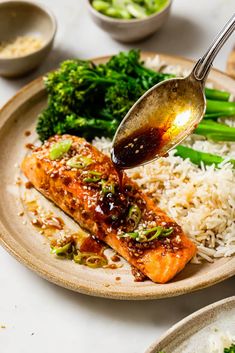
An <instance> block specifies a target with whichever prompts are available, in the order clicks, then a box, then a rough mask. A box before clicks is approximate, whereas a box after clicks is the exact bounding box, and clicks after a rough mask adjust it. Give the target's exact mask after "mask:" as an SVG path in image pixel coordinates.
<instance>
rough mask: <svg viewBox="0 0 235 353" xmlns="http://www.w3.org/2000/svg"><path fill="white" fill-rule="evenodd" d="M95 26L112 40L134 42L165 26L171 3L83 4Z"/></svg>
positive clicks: (102, 0) (91, 0)
mask: <svg viewBox="0 0 235 353" xmlns="http://www.w3.org/2000/svg"><path fill="white" fill-rule="evenodd" d="M87 3H88V8H89V11H90V14H91V16H92V18H93V20H94V21H95V23H96V24H97V25H98V26H99V27H101V28H102V29H103V30H104V31H106V32H108V33H109V34H110V35H111V36H112V37H113V38H114V39H117V40H119V41H122V42H126V43H128V42H136V41H139V40H142V39H144V38H146V37H148V36H150V35H152V34H153V33H155V32H156V31H157V30H158V29H159V28H160V27H162V26H163V24H164V23H165V22H166V20H167V18H168V15H169V12H170V8H171V3H172V0H87Z"/></svg>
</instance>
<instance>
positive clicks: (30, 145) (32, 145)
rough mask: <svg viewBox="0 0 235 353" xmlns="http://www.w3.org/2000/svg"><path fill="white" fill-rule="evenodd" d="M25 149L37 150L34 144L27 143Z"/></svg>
mask: <svg viewBox="0 0 235 353" xmlns="http://www.w3.org/2000/svg"><path fill="white" fill-rule="evenodd" d="M25 147H26V148H28V149H29V150H33V149H34V148H35V146H34V144H33V143H26V145H25Z"/></svg>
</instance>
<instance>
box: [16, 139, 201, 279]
mask: <svg viewBox="0 0 235 353" xmlns="http://www.w3.org/2000/svg"><path fill="white" fill-rule="evenodd" d="M21 168H22V171H23V172H24V174H25V175H26V177H27V178H28V179H29V181H30V182H31V183H32V184H33V185H34V187H35V188H36V189H37V190H38V191H40V192H41V193H42V194H43V195H44V196H46V197H47V198H48V199H50V200H51V201H53V202H54V203H55V204H56V205H57V206H59V207H60V208H61V209H62V210H63V211H64V212H66V213H67V214H68V215H70V216H71V217H72V218H73V219H74V220H75V221H77V222H78V223H79V225H80V226H81V227H83V228H84V229H86V230H88V231H89V232H90V233H91V234H92V235H94V236H95V237H96V238H97V239H99V240H102V241H103V242H105V243H106V244H108V245H109V246H110V247H111V248H113V249H114V250H115V251H117V253H119V254H120V255H121V256H123V257H124V258H125V259H126V260H127V261H128V262H129V263H130V264H131V265H133V266H135V267H136V268H137V269H138V270H140V271H141V272H142V273H143V274H144V275H145V276H147V277H148V278H150V279H151V280H152V281H154V282H158V283H166V282H168V281H170V280H171V279H172V278H173V277H174V276H175V275H176V274H177V273H178V272H180V271H181V270H182V269H183V268H184V267H185V265H186V264H187V262H189V261H190V260H191V258H192V257H193V256H194V255H195V253H196V246H195V245H194V244H193V243H192V242H191V240H190V239H188V238H187V236H186V235H185V234H184V233H183V231H182V229H181V228H180V226H179V225H178V224H176V223H175V222H174V221H173V220H172V219H171V218H170V217H168V216H167V215H166V214H165V213H164V212H163V211H162V210H161V209H159V208H158V207H156V205H155V204H154V202H153V201H152V200H151V199H150V198H149V197H147V196H146V195H145V194H144V193H143V192H142V191H141V189H140V188H139V187H138V185H137V184H136V183H135V182H133V181H132V180H131V179H130V178H128V177H127V175H126V174H125V173H124V175H123V181H122V185H120V179H119V174H118V173H117V171H116V170H115V168H114V166H113V164H112V162H111V160H110V158H109V157H108V156H106V155H104V154H103V153H101V152H100V151H98V150H97V149H96V148H95V147H94V146H92V145H91V144H90V143H88V142H87V141H86V140H85V139H83V138H79V137H75V136H71V135H63V136H54V137H52V138H50V139H49V140H48V141H46V142H45V143H44V144H43V145H42V146H41V147H35V148H34V149H33V151H32V152H31V153H30V155H28V156H27V157H26V158H25V159H24V161H23V162H22V166H21Z"/></svg>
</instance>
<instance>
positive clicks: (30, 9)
mask: <svg viewBox="0 0 235 353" xmlns="http://www.w3.org/2000/svg"><path fill="white" fill-rule="evenodd" d="M55 33H56V19H55V17H54V15H53V14H52V13H51V11H50V10H48V9H47V8H45V7H44V6H41V5H39V4H37V3H35V2H30V1H21V0H16V1H2V2H1V3H0V42H5V43H8V42H12V41H13V42H14V41H16V42H17V38H18V42H19V37H20V38H21V39H22V38H26V39H27V38H31V39H32V38H34V39H35V38H37V39H38V40H39V42H41V45H40V46H38V47H37V48H36V47H35V48H34V49H35V50H34V51H33V52H31V53H29V52H27V53H26V55H22V56H19V57H11V58H9V57H7V58H4V57H0V75H2V76H5V77H16V76H21V75H23V74H26V73H27V72H29V71H31V70H33V69H34V68H36V67H37V66H38V65H39V64H41V63H42V61H43V60H44V59H45V57H46V55H47V54H48V53H49V51H50V50H51V47H52V45H53V41H54V37H55Z"/></svg>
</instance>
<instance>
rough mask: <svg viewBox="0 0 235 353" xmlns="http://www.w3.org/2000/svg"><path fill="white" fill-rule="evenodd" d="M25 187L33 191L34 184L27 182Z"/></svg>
mask: <svg viewBox="0 0 235 353" xmlns="http://www.w3.org/2000/svg"><path fill="white" fill-rule="evenodd" d="M25 187H26V189H32V188H33V184H32V183H31V181H27V182H26V183H25Z"/></svg>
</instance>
